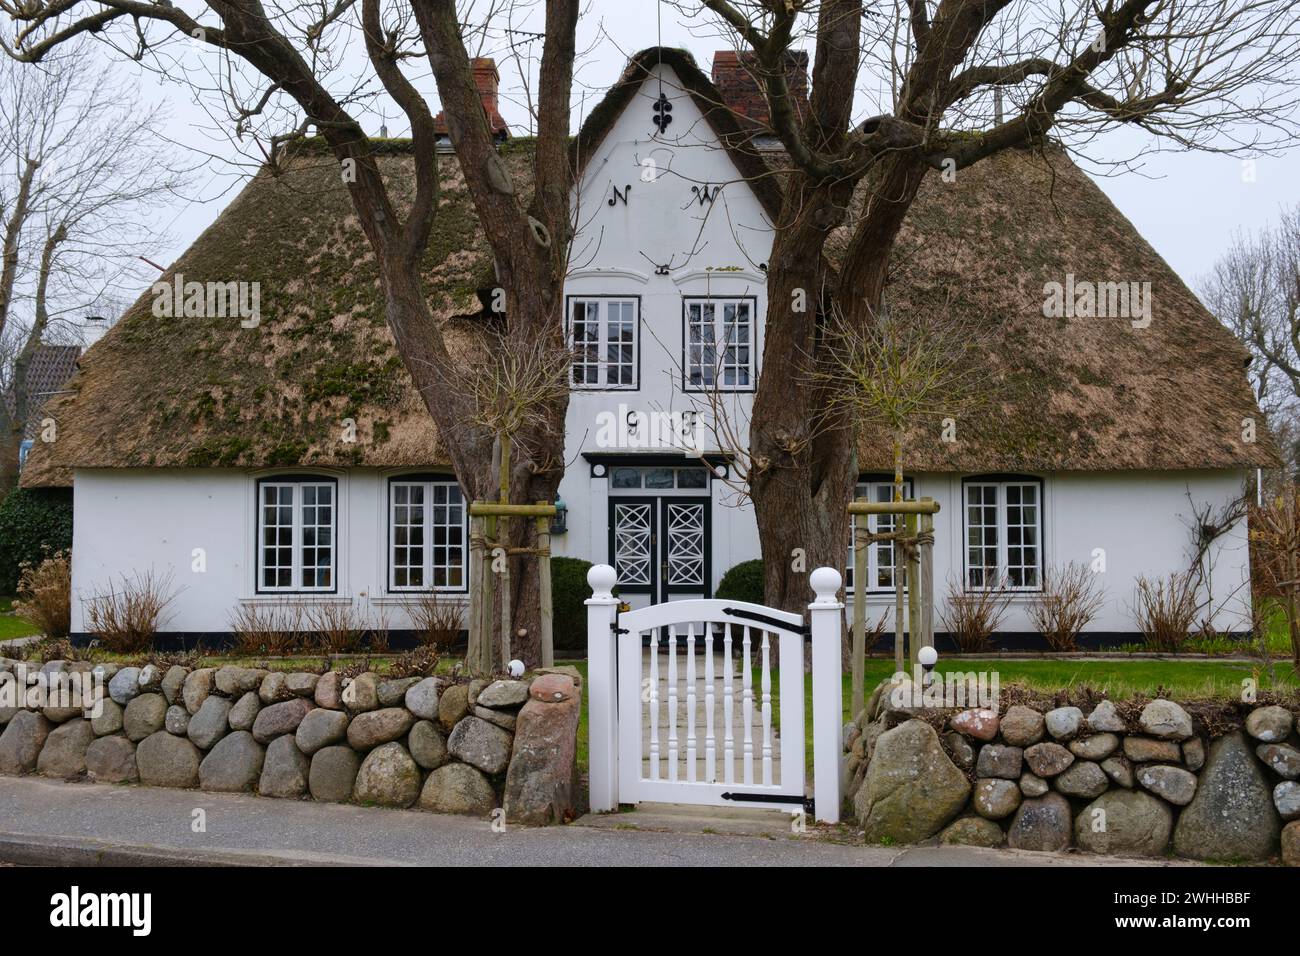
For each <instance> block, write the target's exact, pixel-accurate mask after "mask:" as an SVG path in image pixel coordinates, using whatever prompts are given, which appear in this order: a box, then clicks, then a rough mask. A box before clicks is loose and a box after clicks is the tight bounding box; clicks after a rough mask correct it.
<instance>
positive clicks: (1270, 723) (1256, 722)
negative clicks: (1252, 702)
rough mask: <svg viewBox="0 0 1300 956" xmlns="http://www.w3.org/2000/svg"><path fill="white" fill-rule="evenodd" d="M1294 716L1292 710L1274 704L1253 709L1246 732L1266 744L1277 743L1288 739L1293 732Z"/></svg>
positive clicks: (1248, 717)
mask: <svg viewBox="0 0 1300 956" xmlns="http://www.w3.org/2000/svg"><path fill="white" fill-rule="evenodd" d="M1293 721H1294V718H1293V717H1292V716H1291V711H1289V710H1287V709H1286V708H1285V707H1278V706H1277V705H1276V704H1274V705H1273V706H1271V707H1260V708H1258V709H1257V710H1252V711H1251V712H1250V713H1249V714H1248V715H1247V717H1246V733H1248V734H1250V735H1251V736H1252V737H1254V738H1255V739H1256V740H1259V741H1263V742H1264V743H1266V744H1275V743H1279V742H1281V741H1283V740H1286V738H1287V735H1289V734H1290V733H1291V724H1292V723H1293Z"/></svg>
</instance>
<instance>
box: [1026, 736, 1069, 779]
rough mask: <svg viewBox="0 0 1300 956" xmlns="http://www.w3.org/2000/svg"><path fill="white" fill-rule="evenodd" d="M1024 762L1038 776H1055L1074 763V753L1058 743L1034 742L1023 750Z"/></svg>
mask: <svg viewBox="0 0 1300 956" xmlns="http://www.w3.org/2000/svg"><path fill="white" fill-rule="evenodd" d="M1025 763H1027V764H1029V769H1030V770H1032V771H1033V772H1034V774H1035V775H1036V776H1039V777H1044V778H1046V777H1055V776H1056V775H1057V774H1058V773H1061V772H1062V771H1063V770H1065V768H1066V767H1068V766H1070V764H1072V763H1074V754H1072V753H1070V751H1068V750H1066V749H1065V748H1064V747H1062V746H1061V745H1060V744H1054V743H1050V742H1049V743H1041V744H1034V745H1033V746H1032V747H1030V748H1028V749H1027V750H1025Z"/></svg>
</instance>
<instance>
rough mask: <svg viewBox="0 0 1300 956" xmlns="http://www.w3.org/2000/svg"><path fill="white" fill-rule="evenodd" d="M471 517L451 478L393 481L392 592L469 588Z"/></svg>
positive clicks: (390, 517)
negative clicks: (468, 550) (469, 527)
mask: <svg viewBox="0 0 1300 956" xmlns="http://www.w3.org/2000/svg"><path fill="white" fill-rule="evenodd" d="M467 522H468V513H467V509H466V507H465V497H464V495H462V494H461V491H460V486H459V485H458V484H456V482H455V481H453V480H451V479H447V478H394V479H393V480H392V481H390V482H389V484H388V541H389V545H388V589H389V590H390V591H463V590H465V567H466V564H465V557H466V555H465V542H466V540H467Z"/></svg>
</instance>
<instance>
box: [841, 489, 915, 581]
mask: <svg viewBox="0 0 1300 956" xmlns="http://www.w3.org/2000/svg"><path fill="white" fill-rule="evenodd" d="M854 497H857V498H866V499H867V500H868V501H893V500H894V481H893V479H892V478H890V479H872V480H869V481H860V482H858V485H857V488H856V489H855V491H854ZM903 497H904V498H908V499H910V498H911V497H912V480H911V479H910V478H907V479H904V481H903ZM864 517H865V519H866V522H867V530H868V531H869V532H871V533H873V534H875V533H880V534H886V533H888V532H890V531H893V530H894V522H896V521H898V520H900V516H899V515H865V516H862V515H849V563H848V572H847V573H846V574H845V576H844V581H845V585H844V586H845V588H846V589H847V590H848V591H852V590H853V589H854V586H855V585H854V580H853V571H854V568H853V541H854V535H855V534H856V533H857V527H858V524H857V523H858V522H859V521H861V520H863V518H864ZM894 566H895V565H894V542H892V541H873V542H871V543H870V544H868V545H867V590H868V591H892V590H893V589H894Z"/></svg>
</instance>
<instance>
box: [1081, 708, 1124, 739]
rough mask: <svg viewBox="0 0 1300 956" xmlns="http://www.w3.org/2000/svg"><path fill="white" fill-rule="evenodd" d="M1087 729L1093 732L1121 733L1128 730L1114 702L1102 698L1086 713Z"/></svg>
mask: <svg viewBox="0 0 1300 956" xmlns="http://www.w3.org/2000/svg"><path fill="white" fill-rule="evenodd" d="M1088 729H1089V730H1091V731H1093V732H1094V733H1108V734H1122V733H1124V732H1125V731H1126V730H1128V726H1127V725H1126V724H1125V723H1124V718H1123V717H1121V716H1120V715H1119V710H1118V709H1117V708H1116V707H1115V705H1114V703H1112V702H1111V701H1109V700H1103V701H1102V702H1101V703H1100V704H1098V705H1097V706H1096V707H1094V708H1093V711H1092V713H1091V714H1089V715H1088Z"/></svg>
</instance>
